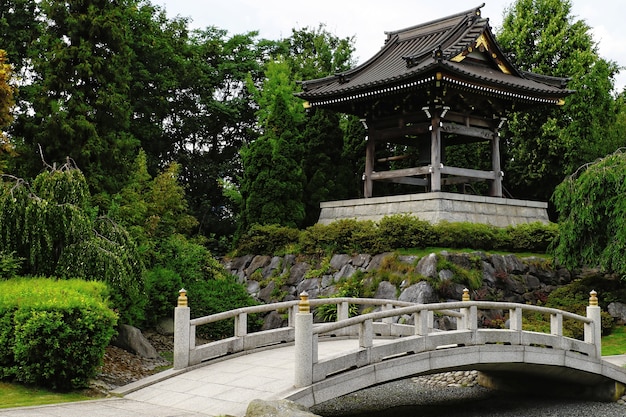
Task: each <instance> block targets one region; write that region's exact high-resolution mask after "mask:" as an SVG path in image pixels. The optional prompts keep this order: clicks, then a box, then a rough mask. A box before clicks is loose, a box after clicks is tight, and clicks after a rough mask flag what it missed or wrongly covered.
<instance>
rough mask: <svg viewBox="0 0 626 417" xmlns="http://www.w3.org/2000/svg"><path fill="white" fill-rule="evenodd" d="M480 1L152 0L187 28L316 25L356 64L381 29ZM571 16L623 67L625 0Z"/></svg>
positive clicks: (499, 6)
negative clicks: (347, 47)
mask: <svg viewBox="0 0 626 417" xmlns="http://www.w3.org/2000/svg"><path fill="white" fill-rule="evenodd" d="M481 3H482V1H481V0H476V1H471V0H470V1H468V0H438V1H433V0H428V1H426V0H387V1H380V0H358V1H352V0H350V1H348V0H314V1H308V2H307V1H297V0H295V1H294V0H153V4H157V5H160V6H163V7H164V9H165V10H166V11H167V13H168V15H169V16H170V17H174V16H177V15H179V16H183V17H189V18H191V20H192V27H194V28H206V27H208V26H216V27H218V28H220V29H226V30H227V31H228V32H229V33H230V34H239V33H244V32H249V31H252V30H258V31H259V34H260V36H261V37H263V38H267V39H280V38H283V37H287V36H289V35H290V34H291V29H292V28H296V29H301V28H304V27H313V28H315V27H317V26H318V25H319V24H320V23H323V24H325V25H326V28H327V29H328V30H329V31H330V32H331V33H333V34H335V35H336V36H339V37H341V38H343V37H349V36H354V37H355V47H356V52H355V56H356V58H357V59H358V62H359V63H362V62H364V61H365V60H367V59H369V58H370V57H372V56H373V55H374V54H375V53H376V51H378V50H379V49H380V48H381V47H382V46H383V43H384V41H385V38H386V36H385V32H386V31H394V30H398V29H402V28H405V27H409V26H414V25H417V24H420V23H425V22H428V21H430V20H433V19H437V18H440V17H444V16H447V15H450V14H454V13H458V12H462V11H465V10H468V9H471V8H473V7H477V6H480V4H481ZM485 3H486V4H485V6H484V7H483V8H482V16H483V17H488V18H489V20H490V22H491V26H492V28H493V29H494V30H496V31H497V30H498V28H499V27H500V25H501V22H502V15H503V13H504V11H505V9H506V8H507V7H508V6H510V5H511V4H512V3H513V1H512V0H492V1H485ZM572 9H573V15H574V16H576V17H578V18H581V19H583V20H585V21H586V22H587V24H588V25H589V26H590V27H591V28H592V31H593V36H594V40H595V41H596V42H597V43H598V45H599V50H600V55H601V56H602V57H603V58H605V59H609V60H612V61H615V62H617V64H618V65H620V66H626V23H625V21H624V17H625V16H626V1H624V0H572ZM624 86H626V70H622V73H621V74H619V75H618V77H617V78H616V88H617V89H618V91H621V90H622V89H623V88H624Z"/></svg>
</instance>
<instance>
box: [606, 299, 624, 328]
mask: <svg viewBox="0 0 626 417" xmlns="http://www.w3.org/2000/svg"><path fill="white" fill-rule="evenodd" d="M607 310H608V311H609V314H610V315H611V317H613V318H615V319H617V320H619V321H621V322H622V323H626V304H623V303H620V302H617V301H616V302H614V303H611V304H609V305H608V306H607Z"/></svg>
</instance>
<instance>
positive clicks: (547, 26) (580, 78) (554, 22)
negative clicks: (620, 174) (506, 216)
mask: <svg viewBox="0 0 626 417" xmlns="http://www.w3.org/2000/svg"><path fill="white" fill-rule="evenodd" d="M497 39H498V42H499V43H500V45H501V46H502V48H503V49H504V50H505V51H507V52H508V53H509V54H510V58H511V60H512V61H513V63H514V64H515V65H516V66H517V67H518V68H519V69H521V70H524V71H532V72H536V73H539V74H544V75H551V76H558V77H570V78H571V81H570V82H569V84H568V87H569V88H570V89H573V90H576V92H575V94H573V95H572V96H570V97H568V98H567V99H566V100H565V104H564V105H563V106H561V107H558V108H548V109H546V108H537V109H536V110H533V111H530V112H524V113H515V114H513V115H512V117H511V118H510V120H509V123H508V131H507V132H505V137H506V143H505V146H503V149H504V151H505V152H506V155H505V158H504V160H503V165H504V170H505V172H506V173H507V175H506V177H505V182H506V183H507V187H508V188H509V190H510V191H511V192H512V193H513V194H514V196H516V197H520V198H531V199H539V200H544V201H547V200H548V199H549V198H550V195H551V194H552V192H553V190H554V188H555V187H556V185H557V184H559V183H560V182H561V181H562V180H563V178H564V177H565V176H566V175H568V174H571V173H572V172H573V171H574V170H575V169H576V168H577V167H578V166H580V165H582V164H583V163H584V162H586V161H590V160H593V159H595V158H597V157H599V156H603V155H606V154H607V153H610V152H612V151H614V150H615V149H616V148H617V146H619V141H617V140H611V139H616V138H618V137H617V136H616V135H613V134H612V133H611V131H612V128H613V123H614V120H615V114H616V110H617V109H616V107H615V101H614V98H613V96H612V95H611V93H612V89H613V86H614V84H613V82H614V81H613V77H614V75H615V73H616V72H617V70H618V67H617V65H616V64H615V63H614V62H611V61H607V60H605V59H603V58H601V57H600V56H599V53H598V47H597V44H596V42H595V41H594V40H593V37H592V34H591V31H590V27H589V26H588V25H587V23H585V22H584V21H583V20H581V19H577V18H575V17H574V16H573V15H572V7H571V2H570V1H569V0H517V1H516V2H515V3H514V4H513V5H512V6H511V7H510V8H509V9H507V11H506V14H505V17H504V21H503V24H502V29H501V30H500V31H499V33H498V34H497ZM607 139H608V140H607Z"/></svg>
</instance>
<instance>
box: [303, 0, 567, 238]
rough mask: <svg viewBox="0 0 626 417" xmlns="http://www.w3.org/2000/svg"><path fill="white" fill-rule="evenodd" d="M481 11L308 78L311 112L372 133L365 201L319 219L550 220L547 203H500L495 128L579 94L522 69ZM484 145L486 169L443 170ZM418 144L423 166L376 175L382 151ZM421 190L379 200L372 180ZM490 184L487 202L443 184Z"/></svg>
mask: <svg viewBox="0 0 626 417" xmlns="http://www.w3.org/2000/svg"><path fill="white" fill-rule="evenodd" d="M483 6H484V4H483V5H481V6H480V7H477V8H474V9H471V10H468V11H465V12H462V13H458V14H454V15H451V16H448V17H444V18H441V19H438V20H434V21H431V22H428V23H424V24H421V25H417V26H413V27H409V28H406V29H401V30H398V31H394V32H387V33H386V34H387V39H386V41H385V44H384V46H383V47H382V48H381V49H380V51H379V52H378V53H377V54H376V55H374V56H373V57H372V58H370V59H369V60H368V61H366V62H365V63H363V64H361V65H359V66H357V67H355V68H353V69H350V70H348V71H345V72H341V73H338V74H335V75H334V76H330V77H326V78H320V79H316V80H309V81H304V82H303V83H302V88H303V91H302V92H301V93H298V94H297V95H298V96H299V97H300V98H302V99H303V100H305V101H306V103H305V106H306V107H311V108H325V109H331V110H335V111H337V112H341V113H347V114H352V115H356V116H358V117H359V118H360V119H361V120H362V121H363V123H364V125H365V126H366V129H367V137H366V162H365V172H364V174H363V181H364V192H363V195H364V197H365V198H363V199H357V200H343V201H331V202H323V203H321V209H322V210H321V211H322V212H321V215H320V220H319V221H320V222H321V223H328V222H331V221H333V220H337V219H341V218H359V219H373V220H378V219H380V218H382V217H383V216H384V215H390V214H399V213H410V214H414V215H416V216H418V217H420V218H422V219H424V220H428V221H431V222H434V223H436V222H439V221H442V220H448V221H470V222H476V223H486V224H493V225H497V226H507V225H511V224H519V223H528V222H533V221H542V222H547V221H548V217H547V210H546V209H547V203H545V202H533V201H524V200H515V199H510V198H504V194H503V187H502V178H503V176H504V173H503V172H502V170H501V164H500V136H499V132H498V131H499V129H500V128H501V127H502V125H503V124H504V123H505V122H506V120H507V115H508V114H509V113H511V112H518V111H524V110H527V109H531V108H535V107H537V106H554V105H557V106H558V105H561V104H563V100H564V98H565V97H566V96H567V95H569V94H571V93H572V92H573V91H572V90H568V89H567V87H566V82H567V79H566V78H557V77H548V76H544V75H539V74H534V73H529V72H525V71H521V70H519V69H517V68H515V67H514V66H513V64H512V63H511V62H510V61H509V59H508V58H507V57H506V55H505V54H504V53H503V52H502V51H501V50H500V48H499V46H498V44H497V43H496V41H495V37H494V35H493V33H492V32H491V27H490V26H489V19H487V18H483V17H481V11H480V9H481V8H482V7H483ZM472 142H488V143H489V144H490V149H491V167H490V168H491V169H490V170H488V171H482V170H476V169H469V168H467V167H454V166H447V165H446V164H445V155H444V151H445V148H446V147H448V146H454V145H457V144H464V143H472ZM385 143H391V144H398V145H404V146H406V147H416V148H417V149H418V150H419V155H420V157H419V158H418V159H419V161H420V162H419V163H416V165H417V166H414V167H409V168H402V169H395V170H387V171H376V169H375V167H376V164H377V163H381V162H389V161H393V160H394V159H396V160H400V159H402V158H404V156H402V155H398V156H393V157H387V158H382V159H380V158H379V159H377V157H376V148H377V145H381V144H385ZM377 181H391V182H395V183H401V184H410V185H415V186H418V187H419V188H418V189H420V190H426V192H419V193H416V194H408V195H395V196H388V197H373V187H374V183H375V182H377ZM478 181H487V182H488V183H489V195H488V196H479V195H475V194H462V193H452V192H442V186H446V185H455V184H457V185H458V184H469V183H473V182H478Z"/></svg>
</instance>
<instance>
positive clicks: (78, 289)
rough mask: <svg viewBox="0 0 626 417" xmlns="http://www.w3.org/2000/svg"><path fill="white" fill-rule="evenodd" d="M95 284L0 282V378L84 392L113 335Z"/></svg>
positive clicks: (102, 288) (103, 292) (102, 290)
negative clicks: (83, 388)
mask: <svg viewBox="0 0 626 417" xmlns="http://www.w3.org/2000/svg"><path fill="white" fill-rule="evenodd" d="M107 295H108V294H107V287H106V285H105V284H103V283H99V282H86V281H81V280H60V281H58V280H55V279H49V278H30V279H26V278H16V279H12V280H8V281H2V282H0V378H2V379H11V380H15V381H18V382H22V383H26V384H35V385H38V386H43V387H48V388H52V389H57V390H69V389H76V388H82V387H85V386H86V385H87V383H88V381H89V379H90V378H92V377H93V376H95V374H96V371H97V368H98V366H100V365H101V362H102V358H103V357H104V350H105V348H106V346H107V345H108V343H109V341H110V340H111V337H112V336H113V334H114V326H115V324H116V322H117V316H116V314H115V313H114V312H113V311H112V310H110V309H109V308H108V306H107V303H106V301H105V300H106V298H107Z"/></svg>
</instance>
